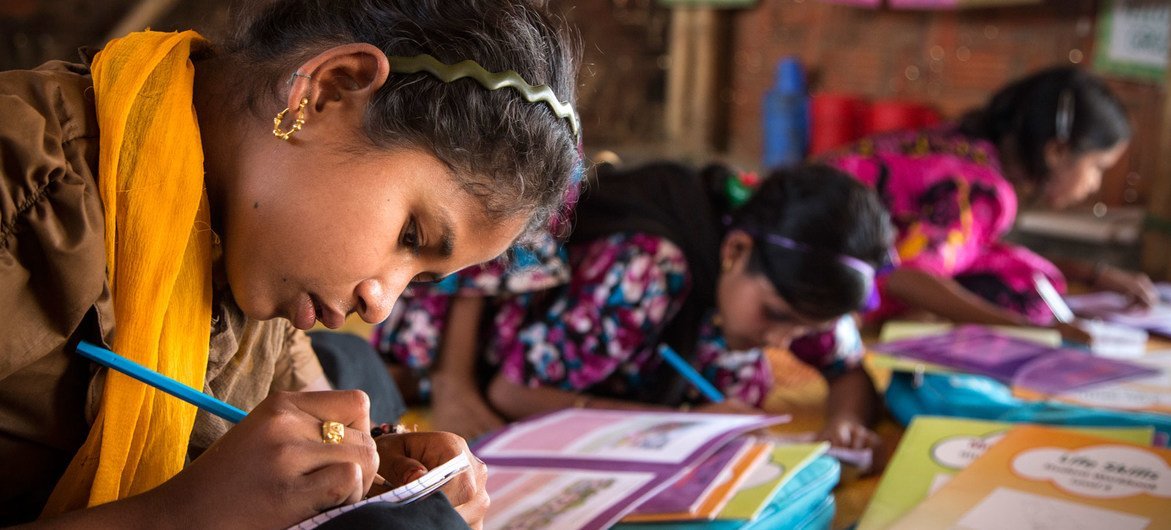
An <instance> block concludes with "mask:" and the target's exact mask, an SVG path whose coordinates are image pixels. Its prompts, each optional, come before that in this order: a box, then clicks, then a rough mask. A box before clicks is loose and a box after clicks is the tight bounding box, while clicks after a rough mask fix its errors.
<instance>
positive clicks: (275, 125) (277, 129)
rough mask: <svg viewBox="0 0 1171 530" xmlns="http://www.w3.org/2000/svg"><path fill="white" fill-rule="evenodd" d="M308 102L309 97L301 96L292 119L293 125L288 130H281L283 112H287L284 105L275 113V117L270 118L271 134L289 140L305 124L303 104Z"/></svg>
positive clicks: (283, 119) (283, 117)
mask: <svg viewBox="0 0 1171 530" xmlns="http://www.w3.org/2000/svg"><path fill="white" fill-rule="evenodd" d="M308 104H309V98H301V104H300V105H299V106H298V107H297V119H295V120H293V126H292V127H289V130H287V131H282V130H281V122H283V121H285V114H288V113H289V109H288V108H287V107H286V108H285V110H282V111H280V112H278V113H277V115H276V117H275V118H273V119H272V134H273V136H276V137H277V138H280V139H281V140H284V141H286V142H287V141H289V137H290V136H292V135H293V133H296V132H297V131H299V130H301V127H304V126H305V106H306V105H308Z"/></svg>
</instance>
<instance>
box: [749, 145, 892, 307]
mask: <svg viewBox="0 0 1171 530" xmlns="http://www.w3.org/2000/svg"><path fill="white" fill-rule="evenodd" d="M730 226H731V228H733V229H741V230H745V231H746V232H749V233H750V234H751V235H752V236H753V239H754V241H755V243H754V245H753V250H752V256H751V258H750V261H749V263H750V265H749V266H750V270H752V271H755V272H759V273H761V274H764V275H765V276H766V277H767V278H768V279H769V281H771V282H772V284H773V286H775V287H776V289H777V293H778V294H780V295H781V296H782V297H783V298H784V299H785V301H787V302H788V303H789V304H790V306H792V307H793V309H794V310H795V311H797V312H798V313H799V314H801V315H803V316H805V317H806V318H812V319H818V320H826V319H830V318H834V317H838V316H841V315H843V314H846V313H849V312H851V311H856V310H859V309H861V308H862V306H863V305H864V304H865V302H866V301H867V300H868V298H869V296H870V293H871V291H872V289H873V288H874V284H873V280H874V278H873V276H872V275H867V274H863V273H862V272H861V271H859V270H857V269H856V268H854V267H850V266H848V265H846V264H845V263H843V260H842V259H841V257H842V256H850V257H853V258H857V259H858V260H861V261H863V262H865V263H867V264H869V265H870V266H871V267H873V268H874V269H878V268H880V267H882V266H883V265H886V264H887V262H888V260H889V256H890V253H889V252H890V245H891V242H892V241H893V240H894V231H893V229H892V227H891V225H890V219H889V216H888V214H887V211H886V208H884V207H883V206H882V203H881V201H879V198H878V195H877V194H875V193H874V192H873V191H872V190H870V189H869V188H867V187H866V186H865V185H863V184H861V183H860V182H858V181H857V180H855V179H853V178H852V177H850V176H849V175H847V174H845V173H842V172H841V171H838V170H836V169H833V168H831V167H828V166H823V165H809V166H801V167H797V168H793V169H780V170H776V171H774V172H773V173H772V174H770V175H769V176H768V177H767V178H765V180H764V182H763V183H762V184H761V185H760V188H759V189H758V190H757V191H756V193H755V194H754V195H753V196H752V198H751V199H749V201H748V202H746V203H745V204H744V205H743V206H741V207H740V208H739V209H737V210H736V211H734V212H733V213H732V219H731V225H730ZM769 234H774V235H777V236H780V237H783V238H786V239H789V240H792V241H794V242H796V243H798V244H802V245H804V246H806V247H808V249H807V250H797V249H793V248H787V247H784V246H779V245H776V244H771V243H769V242H768V241H767V237H768V235H769Z"/></svg>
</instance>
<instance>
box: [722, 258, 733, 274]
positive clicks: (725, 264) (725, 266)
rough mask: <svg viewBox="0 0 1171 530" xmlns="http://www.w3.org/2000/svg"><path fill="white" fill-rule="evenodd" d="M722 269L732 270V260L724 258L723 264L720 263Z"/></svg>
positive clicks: (723, 270) (724, 270) (725, 270)
mask: <svg viewBox="0 0 1171 530" xmlns="http://www.w3.org/2000/svg"><path fill="white" fill-rule="evenodd" d="M720 270H721V271H722V272H728V271H730V270H732V260H730V259H726V260H724V262H723V263H722V264H720Z"/></svg>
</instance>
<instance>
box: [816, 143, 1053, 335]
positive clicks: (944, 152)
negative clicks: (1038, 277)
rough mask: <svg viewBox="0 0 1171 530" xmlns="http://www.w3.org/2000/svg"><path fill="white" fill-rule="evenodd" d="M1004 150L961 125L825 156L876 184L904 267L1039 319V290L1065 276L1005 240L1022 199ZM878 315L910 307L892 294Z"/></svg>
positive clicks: (1045, 315)
mask: <svg viewBox="0 0 1171 530" xmlns="http://www.w3.org/2000/svg"><path fill="white" fill-rule="evenodd" d="M998 157H999V155H998V153H997V150H996V147H995V146H993V145H992V144H991V143H990V142H987V141H984V140H978V139H972V138H969V137H967V136H965V135H963V134H961V133H960V132H959V131H958V130H957V129H956V128H955V127H954V126H942V127H938V128H931V129H926V130H921V131H902V132H896V133H890V134H886V135H880V136H876V137H873V138H869V139H866V140H863V141H861V142H859V143H857V144H854V145H853V146H850V147H848V148H845V149H843V150H841V151H838V152H834V153H830V154H829V155H827V156H826V157H825V160H824V161H825V162H827V163H829V164H831V165H833V166H835V167H837V168H838V169H841V170H843V171H845V172H847V173H850V174H852V175H854V177H855V178H857V179H858V180H860V181H862V182H863V183H865V184H867V185H869V186H871V187H873V188H874V189H875V191H876V192H878V194H879V196H880V197H881V198H882V201H883V203H884V204H885V205H886V207H887V209H888V210H890V213H891V218H892V220H893V222H894V224H895V226H896V228H897V229H898V239H897V242H896V249H897V250H898V254H899V258H900V260H901V262H902V263H901V265H900V266H902V267H910V268H913V269H917V270H921V271H924V272H928V273H931V274H935V275H938V276H944V277H948V278H953V279H955V280H956V281H957V282H959V283H960V284H961V285H964V287H966V288H968V289H969V290H971V291H973V292H975V293H977V294H979V295H981V296H983V297H984V298H986V299H988V300H990V301H992V302H994V303H996V304H998V305H1000V306H1001V307H1005V308H1008V309H1010V310H1013V311H1016V312H1018V313H1021V314H1023V315H1025V316H1026V317H1028V318H1029V320H1030V321H1032V322H1034V323H1036V324H1042V325H1044V324H1048V323H1050V322H1051V321H1052V318H1053V316H1052V314H1051V313H1050V311H1049V310H1048V309H1047V308H1046V306H1045V305H1044V303H1043V302H1042V301H1041V299H1040V297H1039V295H1037V293H1036V290H1035V288H1034V287H1033V274H1034V273H1036V272H1040V273H1042V274H1044V275H1045V276H1047V277H1049V279H1050V281H1052V282H1053V284H1054V285H1055V286H1057V288H1058V289H1059V290H1061V291H1064V289H1065V279H1064V277H1063V276H1062V275H1061V272H1060V271H1059V270H1058V269H1057V268H1056V267H1055V266H1054V265H1053V264H1052V263H1050V262H1049V261H1047V260H1045V259H1044V258H1042V257H1040V256H1038V255H1037V254H1034V253H1033V252H1031V251H1029V250H1028V249H1025V248H1022V247H1019V246H1014V245H1009V244H1006V243H1004V242H1002V241H1001V238H1002V237H1003V236H1004V234H1005V233H1006V232H1008V230H1009V229H1010V228H1012V225H1013V223H1014V221H1015V219H1016V213H1017V196H1016V193H1015V191H1014V190H1013V187H1012V185H1011V184H1010V183H1009V182H1008V180H1006V179H1005V177H1004V175H1003V173H1002V171H1001V168H1000V162H999V158H998ZM879 285H880V294H882V295H883V296H882V305H881V306H880V309H879V310H878V311H877V312H875V313H873V314H871V315H869V316H868V317H869V318H874V319H883V318H886V317H890V316H893V315H897V314H898V313H899V312H901V311H903V310H905V309H906V308H905V307H904V306H903V305H902V304H900V303H899V302H898V301H897V300H895V299H894V298H893V297H890V296H886V293H885V289H884V288H883V282H881V280H880V282H879Z"/></svg>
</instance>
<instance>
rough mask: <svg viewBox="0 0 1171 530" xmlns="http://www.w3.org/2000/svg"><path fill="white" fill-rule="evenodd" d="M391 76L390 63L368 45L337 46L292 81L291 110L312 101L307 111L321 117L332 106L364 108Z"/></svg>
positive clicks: (299, 71) (309, 63)
mask: <svg viewBox="0 0 1171 530" xmlns="http://www.w3.org/2000/svg"><path fill="white" fill-rule="evenodd" d="M389 75H390V61H389V60H388V59H387V57H386V54H385V53H383V52H382V50H380V49H378V47H376V46H374V45H372V44H367V43H361V42H359V43H352V44H343V45H341V46H334V47H333V48H330V49H328V50H325V51H323V52H321V53H319V54H317V55H316V56H314V57H313V58H311V59H309V60H308V61H305V62H304V63H302V64H301V66H300V67H299V68H298V69H297V71H296V73H295V74H294V75H293V77H292V78H291V80H290V81H291V86H290V87H289V94H288V101H287V104H288V107H289V108H291V109H292V108H297V106H298V105H299V104H300V101H301V98H309V105H308V109H309V110H311V111H313V112H317V113H320V112H322V111H324V110H325V109H326V107H328V106H330V105H333V104H343V105H344V104H350V105H358V104H360V105H365V104H366V102H367V101H369V100H370V99H372V98H373V97H374V94H375V93H377V92H378V90H379V89H380V88H382V85H384V84H386V78H387V77H388V76H389Z"/></svg>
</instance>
